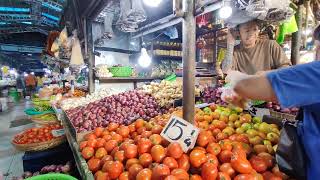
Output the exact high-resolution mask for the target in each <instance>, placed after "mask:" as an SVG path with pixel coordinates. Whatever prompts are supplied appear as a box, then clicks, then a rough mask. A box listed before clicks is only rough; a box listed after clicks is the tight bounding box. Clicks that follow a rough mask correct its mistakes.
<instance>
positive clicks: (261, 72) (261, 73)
mask: <svg viewBox="0 0 320 180" xmlns="http://www.w3.org/2000/svg"><path fill="white" fill-rule="evenodd" d="M264 74H266V71H258V72H256V74H255V75H258V76H261V75H264Z"/></svg>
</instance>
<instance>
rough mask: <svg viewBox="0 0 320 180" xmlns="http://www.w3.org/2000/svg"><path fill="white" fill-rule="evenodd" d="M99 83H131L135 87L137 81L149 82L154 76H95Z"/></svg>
mask: <svg viewBox="0 0 320 180" xmlns="http://www.w3.org/2000/svg"><path fill="white" fill-rule="evenodd" d="M97 79H98V80H99V81H100V83H133V86H134V88H135V89H136V88H137V83H139V82H151V81H153V80H156V79H155V78H146V77H110V78H97Z"/></svg>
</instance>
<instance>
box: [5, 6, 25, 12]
mask: <svg viewBox="0 0 320 180" xmlns="http://www.w3.org/2000/svg"><path fill="white" fill-rule="evenodd" d="M0 11H7V12H30V8H16V7H0Z"/></svg>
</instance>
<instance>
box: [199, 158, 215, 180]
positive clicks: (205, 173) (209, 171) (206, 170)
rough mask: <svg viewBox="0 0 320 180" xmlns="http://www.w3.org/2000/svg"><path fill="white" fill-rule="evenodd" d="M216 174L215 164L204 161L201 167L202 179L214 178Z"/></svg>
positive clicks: (210, 179) (209, 179)
mask: <svg viewBox="0 0 320 180" xmlns="http://www.w3.org/2000/svg"><path fill="white" fill-rule="evenodd" d="M217 176H218V169H217V166H216V165H215V164H213V163H210V162H206V163H204V164H203V165H202V168H201V177H202V179H204V180H212V179H216V178H217Z"/></svg>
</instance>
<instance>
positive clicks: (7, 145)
mask: <svg viewBox="0 0 320 180" xmlns="http://www.w3.org/2000/svg"><path fill="white" fill-rule="evenodd" d="M30 105H31V103H30V101H26V102H22V103H20V104H18V105H13V104H10V105H9V109H8V110H7V111H6V112H1V113H0V180H2V179H3V180H11V179H12V177H13V176H21V175H22V173H23V165H22V156H23V155H24V152H21V151H18V150H16V149H15V148H14V147H13V146H12V145H11V140H12V138H13V136H14V135H15V134H17V133H20V132H21V131H22V130H24V129H26V128H30V127H33V126H34V124H27V125H23V126H19V127H14V128H10V122H11V121H14V120H16V119H21V118H27V116H26V115H25V113H24V112H23V111H24V109H26V108H28V107H30ZM1 173H2V174H4V175H7V176H4V177H3V178H2V179H1Z"/></svg>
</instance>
